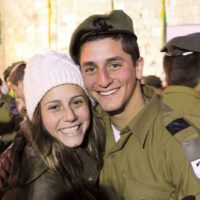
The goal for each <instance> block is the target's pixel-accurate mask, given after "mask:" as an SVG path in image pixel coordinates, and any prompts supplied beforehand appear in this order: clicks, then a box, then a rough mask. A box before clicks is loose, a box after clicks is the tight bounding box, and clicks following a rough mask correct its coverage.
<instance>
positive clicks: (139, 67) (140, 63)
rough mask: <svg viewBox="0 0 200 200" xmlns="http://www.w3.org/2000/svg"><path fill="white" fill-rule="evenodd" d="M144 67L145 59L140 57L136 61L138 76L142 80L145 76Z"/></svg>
mask: <svg viewBox="0 0 200 200" xmlns="http://www.w3.org/2000/svg"><path fill="white" fill-rule="evenodd" d="M143 67H144V59H143V58H142V57H140V58H139V59H138V60H137V63H136V67H135V68H136V78H137V79H138V80H141V79H142V77H143Z"/></svg>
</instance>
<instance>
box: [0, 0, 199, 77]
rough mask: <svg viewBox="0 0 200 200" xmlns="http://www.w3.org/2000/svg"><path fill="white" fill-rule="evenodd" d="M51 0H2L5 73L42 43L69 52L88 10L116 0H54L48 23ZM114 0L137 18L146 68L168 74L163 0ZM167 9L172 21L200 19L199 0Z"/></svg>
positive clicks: (174, 2) (105, 8)
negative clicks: (163, 51)
mask: <svg viewBox="0 0 200 200" xmlns="http://www.w3.org/2000/svg"><path fill="white" fill-rule="evenodd" d="M47 2H48V0H35V1H31V0H26V1H24V0H0V12H1V32H2V38H3V41H2V45H0V73H1V72H2V71H3V69H4V68H6V67H7V66H8V65H10V64H11V63H12V62H16V61H19V60H26V59H28V58H29V57H30V56H31V55H32V54H33V53H35V52H37V51H38V50H41V49H47V48H53V49H57V50H61V51H64V52H68V45H69V41H70V37H71V33H72V31H73V30H74V28H75V27H76V26H77V24H79V23H80V22H81V21H82V20H83V19H84V18H86V17H87V16H88V15H91V14H94V13H105V12H109V11H110V10H111V0H96V1H93V0H84V1H82V0H51V21H50V23H48V22H49V21H48V20H49V18H48V17H49V15H48V14H49V13H48V11H49V10H48V3H47ZM113 2H114V7H115V9H123V10H125V11H126V12H127V13H128V14H129V15H130V16H131V17H132V19H133V22H134V29H135V32H136V34H137V35H138V43H139V45H140V49H141V55H142V56H143V57H144V59H145V69H144V74H145V75H146V74H156V75H158V76H161V77H162V76H163V73H162V54H161V53H160V52H159V51H160V49H161V47H162V45H163V41H162V19H161V10H162V0H113ZM166 12H167V23H168V26H172V27H173V26H177V25H179V26H182V25H186V26H187V25H200V1H199V0H166ZM49 25H51V27H50V30H51V31H50V35H49V32H48V30H49ZM197 28H198V29H199V27H197ZM197 31H200V30H197ZM177 34H180V35H181V34H183V33H181V32H180V33H177ZM49 36H50V42H49V40H48V37H49Z"/></svg>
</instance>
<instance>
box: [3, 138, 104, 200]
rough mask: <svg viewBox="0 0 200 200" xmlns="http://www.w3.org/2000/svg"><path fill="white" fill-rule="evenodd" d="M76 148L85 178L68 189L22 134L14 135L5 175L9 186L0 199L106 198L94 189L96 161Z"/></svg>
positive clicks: (97, 173)
mask: <svg viewBox="0 0 200 200" xmlns="http://www.w3.org/2000/svg"><path fill="white" fill-rule="evenodd" d="M79 152H80V158H81V160H83V163H84V179H85V180H84V184H83V185H81V186H80V187H79V186H77V187H73V188H71V189H70V187H68V184H66V182H64V181H63V177H61V176H60V175H59V174H57V173H56V172H55V171H54V170H50V169H48V168H47V166H46V165H45V163H44V162H43V160H42V159H41V158H40V156H39V155H38V153H37V151H36V150H35V149H34V148H33V147H32V146H31V145H30V144H29V143H27V142H26V140H25V138H24V137H22V138H18V141H17V142H15V147H14V161H13V168H12V171H11V173H10V178H9V180H10V183H9V184H10V185H12V187H9V189H7V190H6V192H5V193H4V195H3V197H2V200H63V199H73V200H75V199H84V200H87V199H88V200H89V199H90V200H91V199H106V198H104V197H102V195H104V194H103V192H102V193H99V192H97V190H98V189H97V186H96V182H97V179H98V175H99V172H98V170H97V164H96V162H95V161H94V160H93V159H92V158H91V157H89V156H88V154H87V153H86V151H85V150H83V149H82V150H80V151H79ZM69 162H70V161H69ZM19 168H20V170H18V169H19ZM19 173H20V174H19ZM14 176H18V177H19V180H18V181H17V184H15V183H12V181H11V180H12V179H13V178H14ZM100 196H101V197H100ZM98 197H99V198H98Z"/></svg>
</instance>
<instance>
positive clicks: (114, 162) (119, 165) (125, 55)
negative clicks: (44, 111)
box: [70, 10, 200, 200]
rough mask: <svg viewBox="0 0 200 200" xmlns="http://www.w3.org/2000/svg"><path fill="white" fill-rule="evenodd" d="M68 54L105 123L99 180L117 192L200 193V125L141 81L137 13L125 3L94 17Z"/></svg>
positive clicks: (138, 195)
mask: <svg viewBox="0 0 200 200" xmlns="http://www.w3.org/2000/svg"><path fill="white" fill-rule="evenodd" d="M70 54H71V56H72V58H73V59H74V61H75V62H76V63H78V64H80V66H81V72H82V75H83V78H84V82H85V85H86V87H87V90H88V92H89V94H90V95H91V96H92V97H93V98H94V99H95V100H96V101H97V102H98V104H99V105H98V106H97V109H96V111H97V112H96V114H97V115H98V116H99V117H100V118H102V119H103V121H104V122H105V125H106V133H107V140H106V147H105V156H104V167H103V169H102V173H101V177H100V184H103V185H106V186H108V187H109V188H111V189H112V190H113V191H114V192H115V193H116V195H117V197H118V199H126V200H138V199H154V200H156V199H167V200H169V199H170V200H175V199H176V200H177V199H182V198H191V199H193V198H195V197H194V196H196V198H197V199H200V180H199V178H200V177H199V176H198V174H199V173H198V172H199V168H198V166H197V164H198V163H199V161H200V152H198V151H197V150H198V149H199V147H198V145H196V146H195V145H193V144H191V141H192V142H193V141H194V143H195V142H196V143H198V142H199V138H200V137H199V133H198V132H197V131H196V130H195V129H194V127H192V126H191V125H190V124H189V123H188V122H187V121H186V120H184V119H183V118H181V117H180V116H179V115H178V114H177V113H175V112H174V111H173V110H171V109H170V108H168V107H167V106H165V105H164V104H162V103H161V102H160V101H159V100H158V98H157V97H156V95H155V94H154V93H153V92H152V90H150V89H149V88H148V87H143V88H142V87H141V85H140V79H141V78H142V69H143V58H141V57H140V53H139V48H138V44H137V37H136V35H135V33H134V29H133V25H132V20H131V18H130V17H129V16H128V15H127V14H126V13H124V12H123V11H120V10H115V11H112V12H111V13H110V14H108V15H92V16H90V17H88V18H87V19H85V20H84V21H83V22H82V23H81V24H80V25H79V26H78V27H77V29H76V30H75V31H74V33H73V36H72V39H71V44H70ZM188 146H189V148H187V147H188ZM190 147H192V148H193V150H194V151H193V153H191V151H190ZM183 148H184V149H183ZM184 150H185V151H184ZM195 151H197V152H195ZM194 152H195V153H196V154H195V153H194ZM193 165H194V167H193V169H192V167H191V166H193ZM191 195H192V196H191Z"/></svg>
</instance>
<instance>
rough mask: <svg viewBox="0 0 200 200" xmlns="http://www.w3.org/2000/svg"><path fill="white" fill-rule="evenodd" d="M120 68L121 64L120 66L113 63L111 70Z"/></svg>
mask: <svg viewBox="0 0 200 200" xmlns="http://www.w3.org/2000/svg"><path fill="white" fill-rule="evenodd" d="M119 67H121V64H119V63H112V64H111V65H110V68H111V69H117V68H119Z"/></svg>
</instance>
